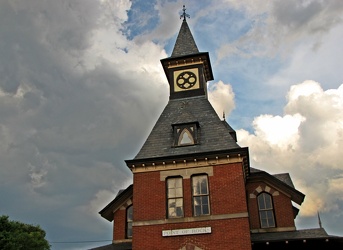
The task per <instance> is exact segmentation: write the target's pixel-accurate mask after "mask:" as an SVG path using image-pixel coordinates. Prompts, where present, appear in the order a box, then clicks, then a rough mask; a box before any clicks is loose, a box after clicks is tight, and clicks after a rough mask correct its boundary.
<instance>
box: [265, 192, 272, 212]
mask: <svg viewBox="0 0 343 250" xmlns="http://www.w3.org/2000/svg"><path fill="white" fill-rule="evenodd" d="M264 200H265V202H266V209H271V208H272V199H271V198H270V196H269V195H266V194H264Z"/></svg>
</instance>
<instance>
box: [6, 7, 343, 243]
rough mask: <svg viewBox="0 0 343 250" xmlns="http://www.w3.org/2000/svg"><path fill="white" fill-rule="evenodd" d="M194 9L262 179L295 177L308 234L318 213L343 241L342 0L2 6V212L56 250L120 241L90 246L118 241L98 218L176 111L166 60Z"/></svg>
mask: <svg viewBox="0 0 343 250" xmlns="http://www.w3.org/2000/svg"><path fill="white" fill-rule="evenodd" d="M183 4H185V5H186V8H187V13H188V14H189V15H190V16H191V18H190V19H188V20H187V22H188V24H189V26H190V28H191V31H192V33H193V36H194V38H195V40H196V43H197V45H198V48H199V50H200V51H206V52H209V53H210V58H211V63H212V68H213V72H214V78H215V80H214V81H211V82H209V85H208V87H209V99H210V101H211V103H212V105H213V106H214V107H215V109H216V110H217V112H218V114H219V116H220V117H222V113H223V111H225V113H226V119H227V121H228V122H229V123H230V125H231V126H232V127H233V128H234V129H236V131H237V135H238V142H239V144H240V145H241V146H248V147H249V152H250V158H251V166H252V167H255V168H260V169H263V170H266V171H268V172H270V173H283V172H289V173H290V174H291V176H292V178H293V182H294V184H295V186H296V187H297V188H298V190H300V191H301V192H303V193H305V194H306V198H305V202H304V203H303V205H302V206H301V208H300V214H299V216H298V217H297V220H296V224H297V227H298V228H307V227H317V226H318V224H317V211H319V212H320V214H321V217H322V223H323V225H324V227H325V229H326V230H327V231H328V233H330V234H334V235H343V231H342V227H341V225H342V224H343V213H342V212H343V202H342V201H343V195H342V194H343V185H342V184H341V183H343V182H342V178H343V166H342V165H341V162H342V160H343V156H342V154H341V153H340V148H342V147H343V86H342V83H343V79H342V74H341V72H343V66H342V64H341V63H340V62H342V61H343V51H342V46H341V38H342V36H343V23H342V12H343V2H342V1H340V0H330V1H329V0H307V1H301V0H300V1H299V0H289V1H282V0H275V1H263V0H255V1H252V0H251V1H250V0H216V1H191V0H188V1H142V0H137V1H128V0H122V1H115V0H73V1H72V0H64V1H53V0H48V1H44V2H42V1H40V0H26V1H16V0H4V1H1V2H0V37H1V40H0V58H1V59H0V75H1V77H0V140H1V145H0V166H1V168H0V185H1V188H0V196H1V198H2V202H1V205H0V213H1V214H7V215H9V216H10V219H12V220H20V221H23V222H26V223H33V224H39V225H41V226H42V228H43V229H45V230H46V232H47V239H48V240H49V241H51V242H56V243H52V249H85V248H87V247H91V246H97V245H104V244H107V243H109V242H110V241H104V242H95V243H89V242H85V241H99V240H111V239H112V224H111V223H110V222H107V221H106V220H105V219H102V218H101V217H100V216H99V215H98V211H100V210H101V209H102V208H103V207H104V206H105V205H106V204H107V203H108V202H109V201H111V200H112V199H113V198H114V196H115V195H116V193H117V192H118V191H119V190H120V189H122V188H126V187H127V186H128V185H129V184H131V182H132V175H131V173H130V171H129V170H128V169H127V167H126V166H125V163H124V160H127V159H132V158H133V157H134V156H135V155H136V154H137V152H138V151H139V149H140V147H141V146H142V144H143V142H144V140H145V139H146V137H147V136H148V134H149V132H150V130H151V128H152V126H153V125H154V123H155V122H156V120H157V118H158V116H159V115H160V113H161V111H162V110H163V108H164V106H165V105H166V103H167V101H168V96H169V93H168V91H169V90H168V84H167V80H166V77H165V75H164V72H163V69H162V67H161V64H160V59H163V58H165V57H168V56H169V55H170V54H171V51H172V48H173V45H174V42H175V39H176V35H177V32H178V31H179V29H180V26H181V20H180V19H179V15H180V14H181V9H182V6H183ZM57 242H60V243H57ZM61 242H80V243H61Z"/></svg>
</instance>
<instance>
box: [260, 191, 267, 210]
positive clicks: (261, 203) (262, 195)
mask: <svg viewBox="0 0 343 250" xmlns="http://www.w3.org/2000/svg"><path fill="white" fill-rule="evenodd" d="M258 208H259V209H265V208H266V206H265V204H264V194H260V195H259V196H258Z"/></svg>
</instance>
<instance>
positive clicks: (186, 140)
mask: <svg viewBox="0 0 343 250" xmlns="http://www.w3.org/2000/svg"><path fill="white" fill-rule="evenodd" d="M193 144H194V139H193V136H192V134H191V133H190V132H189V130H188V129H186V128H184V129H183V130H182V132H181V134H180V137H179V143H178V145H179V146H182V145H193Z"/></svg>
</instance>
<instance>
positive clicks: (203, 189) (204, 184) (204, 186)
mask: <svg viewBox="0 0 343 250" xmlns="http://www.w3.org/2000/svg"><path fill="white" fill-rule="evenodd" d="M201 194H208V191H207V178H206V176H203V178H202V179H201Z"/></svg>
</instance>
